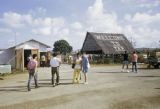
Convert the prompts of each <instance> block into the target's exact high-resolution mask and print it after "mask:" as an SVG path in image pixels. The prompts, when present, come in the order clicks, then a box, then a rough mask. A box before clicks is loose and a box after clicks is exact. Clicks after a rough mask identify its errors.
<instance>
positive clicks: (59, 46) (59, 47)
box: [53, 40, 72, 54]
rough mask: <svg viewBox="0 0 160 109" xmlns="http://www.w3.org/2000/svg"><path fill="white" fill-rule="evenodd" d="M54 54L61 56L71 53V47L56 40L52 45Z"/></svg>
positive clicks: (63, 41) (64, 41) (62, 41)
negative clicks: (57, 53) (58, 53)
mask: <svg viewBox="0 0 160 109" xmlns="http://www.w3.org/2000/svg"><path fill="white" fill-rule="evenodd" d="M53 46H54V49H53V51H54V52H60V53H61V54H66V53H70V52H71V51H72V46H70V45H69V43H68V42H67V41H66V40H58V41H56V42H55V43H54V45H53Z"/></svg>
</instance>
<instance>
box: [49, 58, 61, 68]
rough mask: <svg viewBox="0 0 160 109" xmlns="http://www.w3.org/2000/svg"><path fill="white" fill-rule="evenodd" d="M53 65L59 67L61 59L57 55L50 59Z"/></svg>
mask: <svg viewBox="0 0 160 109" xmlns="http://www.w3.org/2000/svg"><path fill="white" fill-rule="evenodd" d="M50 65H51V67H58V66H59V65H60V60H59V59H58V58H57V57H53V58H52V59H51V60H50Z"/></svg>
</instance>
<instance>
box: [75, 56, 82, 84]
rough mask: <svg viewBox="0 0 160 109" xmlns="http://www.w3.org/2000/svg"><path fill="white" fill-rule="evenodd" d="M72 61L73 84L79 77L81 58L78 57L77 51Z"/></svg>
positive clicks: (77, 81)
mask: <svg viewBox="0 0 160 109" xmlns="http://www.w3.org/2000/svg"><path fill="white" fill-rule="evenodd" d="M73 61H74V64H75V66H74V73H73V84H74V83H79V79H80V71H81V68H82V59H81V57H80V54H79V53H77V55H76V57H75V59H74V60H73Z"/></svg>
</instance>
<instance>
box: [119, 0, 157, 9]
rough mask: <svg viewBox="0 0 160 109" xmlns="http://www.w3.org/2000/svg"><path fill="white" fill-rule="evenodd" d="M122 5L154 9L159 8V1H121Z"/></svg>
mask: <svg viewBox="0 0 160 109" xmlns="http://www.w3.org/2000/svg"><path fill="white" fill-rule="evenodd" d="M121 2H122V3H125V4H127V5H132V6H133V7H135V8H148V9H151V8H154V7H158V6H160V1H159V0H121Z"/></svg>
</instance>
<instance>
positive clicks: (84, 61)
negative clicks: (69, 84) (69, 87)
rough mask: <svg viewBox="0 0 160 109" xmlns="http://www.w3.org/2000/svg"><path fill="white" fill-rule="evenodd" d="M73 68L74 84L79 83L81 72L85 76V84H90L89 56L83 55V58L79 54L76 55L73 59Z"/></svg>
mask: <svg viewBox="0 0 160 109" xmlns="http://www.w3.org/2000/svg"><path fill="white" fill-rule="evenodd" d="M72 68H73V69H74V73H73V83H79V80H80V78H81V73H80V72H81V71H82V72H83V74H84V84H88V81H87V72H88V69H89V68H90V64H89V60H88V56H87V55H86V54H85V53H83V55H82V56H81V55H80V54H79V53H77V54H76V56H75V57H74V58H73V63H72Z"/></svg>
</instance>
